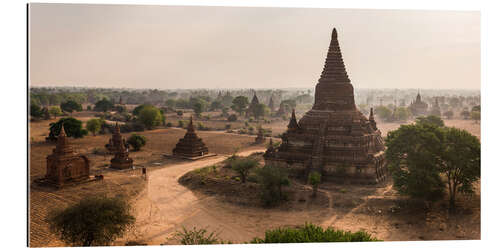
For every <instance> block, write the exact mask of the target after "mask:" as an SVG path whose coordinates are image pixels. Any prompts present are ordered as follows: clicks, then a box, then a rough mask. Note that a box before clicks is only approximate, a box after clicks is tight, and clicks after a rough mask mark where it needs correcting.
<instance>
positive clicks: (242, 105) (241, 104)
mask: <svg viewBox="0 0 500 250" xmlns="http://www.w3.org/2000/svg"><path fill="white" fill-rule="evenodd" d="M248 104H249V102H248V98H247V97H246V96H237V97H236V98H234V99H233V105H231V108H232V109H233V110H234V111H236V112H238V113H239V114H240V115H242V114H243V111H245V110H246V109H247V106H248Z"/></svg>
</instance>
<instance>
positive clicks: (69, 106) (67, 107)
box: [60, 100, 82, 113]
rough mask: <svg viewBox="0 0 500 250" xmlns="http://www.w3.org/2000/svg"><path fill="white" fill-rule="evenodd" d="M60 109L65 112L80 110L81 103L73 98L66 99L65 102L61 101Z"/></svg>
mask: <svg viewBox="0 0 500 250" xmlns="http://www.w3.org/2000/svg"><path fill="white" fill-rule="evenodd" d="M60 107H61V109H62V110H63V111H66V112H70V113H73V112H74V111H82V105H81V104H80V103H77V102H75V101H73V100H68V101H66V102H63V103H61V105H60Z"/></svg>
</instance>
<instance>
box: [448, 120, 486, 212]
mask: <svg viewBox="0 0 500 250" xmlns="http://www.w3.org/2000/svg"><path fill="white" fill-rule="evenodd" d="M444 139H445V140H444V141H445V142H444V150H443V154H442V157H441V159H442V162H441V164H440V167H441V169H440V171H441V172H442V173H444V175H445V176H446V178H447V182H446V183H447V186H448V192H449V196H450V197H449V198H450V201H449V203H450V210H454V209H455V200H456V194H457V191H458V192H462V193H472V192H473V187H472V184H473V183H474V182H475V181H477V180H478V179H479V177H480V175H481V144H480V142H479V140H478V139H477V137H475V136H473V135H471V134H470V133H469V132H467V131H465V130H461V129H457V128H446V129H445V133H444Z"/></svg>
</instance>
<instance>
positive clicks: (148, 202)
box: [125, 149, 263, 245]
mask: <svg viewBox="0 0 500 250" xmlns="http://www.w3.org/2000/svg"><path fill="white" fill-rule="evenodd" d="M262 151H263V149H260V150H248V151H243V152H240V153H238V154H239V155H242V156H247V155H250V154H252V153H254V152H262ZM226 157H227V156H216V157H212V158H208V159H205V160H201V161H196V162H189V163H184V164H178V165H174V166H168V167H166V168H162V169H158V170H155V171H152V172H150V173H148V174H149V176H148V184H147V186H146V189H145V190H144V191H143V193H142V194H141V195H139V196H138V198H137V199H136V201H135V202H134V208H135V214H136V219H137V222H136V228H135V229H134V230H133V231H132V232H131V233H130V234H129V235H127V236H126V237H125V240H134V239H140V240H143V241H146V242H147V243H148V244H155V245H157V244H162V243H165V242H167V238H168V237H171V236H172V235H173V233H174V232H175V231H176V230H179V229H180V228H182V226H185V227H186V228H191V227H193V226H196V227H198V228H201V227H207V226H209V227H210V229H212V230H215V229H218V230H221V231H227V232H230V231H233V232H235V231H237V232H241V231H240V230H241V229H242V228H238V226H237V224H240V223H234V222H235V221H234V220H233V219H232V218H231V219H229V220H227V219H226V221H224V220H225V219H224V218H222V217H223V216H224V217H230V215H229V214H227V212H225V213H219V211H217V210H212V209H210V208H207V207H205V205H206V204H207V203H213V202H212V201H211V200H212V198H210V197H197V196H196V195H195V194H194V193H193V192H192V191H191V190H189V189H188V188H186V187H184V186H182V185H180V184H179V183H178V179H179V178H180V177H181V176H182V175H184V174H185V173H187V172H189V171H191V170H194V169H197V168H201V167H204V166H209V165H212V164H216V163H218V162H221V161H223V160H224V159H226ZM229 213H230V212H229ZM224 214H225V215H224ZM230 221H233V223H230ZM228 224H230V225H228ZM213 225H218V226H219V227H217V228H213Z"/></svg>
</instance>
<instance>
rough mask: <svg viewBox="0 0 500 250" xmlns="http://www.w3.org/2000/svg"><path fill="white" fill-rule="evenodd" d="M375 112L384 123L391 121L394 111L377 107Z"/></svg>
mask: <svg viewBox="0 0 500 250" xmlns="http://www.w3.org/2000/svg"><path fill="white" fill-rule="evenodd" d="M374 111H375V115H377V116H378V117H379V118H380V119H382V120H384V121H387V120H389V119H390V118H391V116H392V111H391V110H390V109H389V108H387V107H386V106H377V107H376V108H375V110H374Z"/></svg>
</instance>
